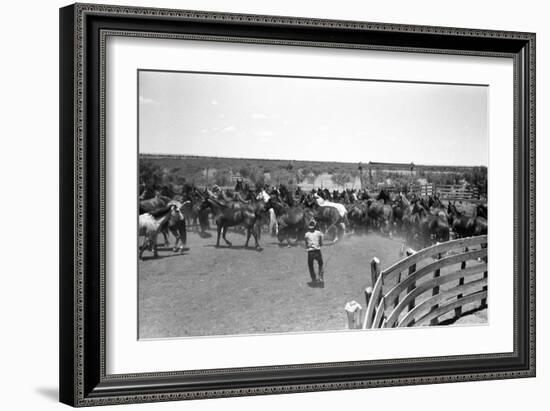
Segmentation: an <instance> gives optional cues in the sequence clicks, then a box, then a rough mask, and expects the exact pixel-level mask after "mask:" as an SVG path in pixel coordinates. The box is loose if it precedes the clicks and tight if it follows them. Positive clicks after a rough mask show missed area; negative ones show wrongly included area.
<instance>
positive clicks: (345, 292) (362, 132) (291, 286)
mask: <svg viewBox="0 0 550 411" xmlns="http://www.w3.org/2000/svg"><path fill="white" fill-rule="evenodd" d="M137 90H138V96H137V111H138V127H137V130H138V135H137V136H136V138H137V140H138V153H137V156H138V168H139V170H138V181H136V187H137V188H136V194H137V196H136V198H137V204H136V207H137V208H138V210H139V213H138V214H139V217H138V221H137V222H136V229H137V231H138V244H137V250H136V251H137V252H136V259H137V261H138V262H137V264H138V272H137V276H138V290H137V291H138V295H137V304H138V324H137V329H138V338H139V339H140V340H147V339H162V338H185V337H206V336H212V337H214V336H237V335H251V334H280V333H304V332H307V333H312V332H341V331H348V330H354V331H359V330H367V329H369V330H370V329H386V328H395V327H427V326H471V325H476V326H479V325H481V326H483V325H487V324H488V323H489V321H490V313H489V310H488V302H487V301H488V293H489V290H488V286H487V285H488V274H489V271H490V270H489V269H488V256H487V249H488V238H487V231H488V215H487V213H488V211H487V204H488V201H489V199H488V184H489V181H488V166H489V155H488V153H489V139H488V87H487V85H484V84H450V83H436V82H434V83H430V82H412V81H411V82H405V81H399V80H395V81H388V80H384V81H380V80H376V79H359V78H332V77H300V76H282V75H257V74H252V73H223V72H191V71H162V70H150V69H139V70H138V72H137ZM133 201H135V200H133ZM380 332H383V331H380Z"/></svg>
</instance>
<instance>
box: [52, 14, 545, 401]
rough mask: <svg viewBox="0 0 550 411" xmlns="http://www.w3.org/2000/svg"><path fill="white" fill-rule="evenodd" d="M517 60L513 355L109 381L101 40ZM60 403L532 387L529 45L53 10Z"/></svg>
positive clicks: (422, 29) (476, 35)
mask: <svg viewBox="0 0 550 411" xmlns="http://www.w3.org/2000/svg"><path fill="white" fill-rule="evenodd" d="M129 32H134V33H135V32H140V33H141V34H142V35H144V36H153V37H169V38H182V37H183V38H185V36H199V37H202V38H204V39H210V40H213V39H216V40H218V41H237V42H242V41H246V42H259V43H270V44H273V43H277V44H288V45H309V46H319V47H341V48H367V49H380V50H399V51H410V52H424V53H445V54H466V55H484V56H507V57H512V58H513V59H514V97H515V98H514V129H515V130H514V144H515V152H514V157H515V158H514V163H515V164H514V168H515V170H514V174H515V181H514V214H515V216H514V217H515V219H516V224H515V232H514V237H515V238H514V263H515V264H514V265H515V267H514V272H515V274H514V278H515V284H514V293H515V296H514V297H515V299H514V303H515V307H514V315H515V318H514V322H515V324H514V325H515V326H514V330H515V335H514V352H512V353H495V354H485V355H470V356H453V357H437V358H414V359H408V360H405V361H403V360H401V361H384V360H380V361H378V360H377V361H356V362H346V363H326V364H307V365H279V366H276V367H250V368H241V369H220V370H210V371H202V372H201V371H191V370H187V371H175V372H170V373H147V374H137V375H106V374H105V368H104V354H105V351H104V350H105V347H104V320H105V317H104V315H105V306H104V298H103V297H104V294H103V293H104V289H103V277H102V276H103V275H104V250H103V249H102V245H103V244H104V243H103V241H104V230H105V225H104V222H105V220H104V205H103V202H104V194H105V193H104V190H103V188H104V182H105V181H104V156H105V153H104V147H103V142H104V140H103V138H104V135H103V129H102V119H103V120H104V112H103V107H104V106H103V93H104V89H103V88H102V87H104V83H103V80H104V72H103V66H102V64H103V62H104V56H103V55H102V51H103V46H104V39H105V36H107V35H125V34H124V33H129ZM60 236H61V240H60V241H61V243H60V245H61V247H60V400H61V401H62V402H64V403H67V404H70V405H74V406H88V405H102V404H118V403H136V402H149V401H165V400H177V399H193V398H211V397H226V396H240V395H257V394H272V393H288V392H299V391H322V390H334V389H352V388H364V387H376V386H389V385H407V384H426V383H443V382H453V381H472V380H485V379H501V378H518V377H533V376H535V34H533V33H519V32H505V31H487V30H471V29H459V28H444V27H426V26H410V25H395V24H382V23H365V22H352V21H332V20H314V19H304V18H292V17H277V16H257V15H239V14H225V13H211V12H198V11H183V10H166V9H148V8H135V7H124V6H105V5H90V4H76V5H71V6H67V7H64V8H62V9H60Z"/></svg>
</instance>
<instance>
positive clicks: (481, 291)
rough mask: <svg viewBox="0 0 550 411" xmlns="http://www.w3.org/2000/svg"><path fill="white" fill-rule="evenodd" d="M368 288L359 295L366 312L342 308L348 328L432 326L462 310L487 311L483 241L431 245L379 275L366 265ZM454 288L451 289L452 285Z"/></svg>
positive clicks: (374, 262)
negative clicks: (440, 319) (483, 309)
mask: <svg viewBox="0 0 550 411" xmlns="http://www.w3.org/2000/svg"><path fill="white" fill-rule="evenodd" d="M371 281H372V287H368V288H367V289H366V290H365V298H366V303H367V305H366V312H365V316H364V317H363V320H362V321H360V320H359V319H360V318H361V314H362V307H361V305H360V304H358V303H357V302H355V301H352V302H350V303H348V304H347V305H346V312H347V315H348V320H349V326H350V328H363V329H372V328H393V327H410V326H415V325H426V324H431V325H436V324H438V323H439V318H440V317H442V316H447V315H448V314H449V313H450V312H454V315H453V318H458V317H461V316H462V314H463V311H462V308H463V307H464V306H466V305H468V306H472V305H475V306H476V307H478V308H484V307H486V306H487V284H488V283H487V236H486V235H484V236H477V237H469V238H462V239H458V240H454V241H447V242H445V243H441V244H437V245H434V246H431V247H428V248H425V249H423V250H420V251H418V252H415V251H413V250H410V249H409V250H408V251H407V257H406V258H404V259H402V260H400V261H398V262H397V263H395V264H393V265H392V266H390V267H388V268H387V269H385V270H383V271H380V261H379V260H378V258H376V257H375V258H373V259H372V261H371ZM453 283H454V284H453Z"/></svg>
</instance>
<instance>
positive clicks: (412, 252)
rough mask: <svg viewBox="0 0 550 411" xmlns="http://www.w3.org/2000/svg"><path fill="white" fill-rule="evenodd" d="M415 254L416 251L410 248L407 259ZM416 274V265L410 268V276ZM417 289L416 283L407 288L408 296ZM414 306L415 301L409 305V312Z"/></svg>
mask: <svg viewBox="0 0 550 411" xmlns="http://www.w3.org/2000/svg"><path fill="white" fill-rule="evenodd" d="M414 253H415V251H414V250H413V249H412V248H409V249H408V250H407V257H409V256H411V255H413V254H414ZM415 272H416V264H413V265H411V266H410V267H409V275H412V274H414V273H415ZM415 288H416V283H415V282H413V283H412V284H411V285H409V287H408V288H407V294H408V293H410V292H411V291H412V290H414V289H415ZM414 305H415V301H414V299H413V300H411V302H410V303H409V311H411V310H412V309H413V308H414Z"/></svg>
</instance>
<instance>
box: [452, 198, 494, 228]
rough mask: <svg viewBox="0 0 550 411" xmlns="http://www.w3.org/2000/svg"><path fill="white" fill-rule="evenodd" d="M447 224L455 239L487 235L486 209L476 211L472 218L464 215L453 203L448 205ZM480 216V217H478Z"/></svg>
mask: <svg viewBox="0 0 550 411" xmlns="http://www.w3.org/2000/svg"><path fill="white" fill-rule="evenodd" d="M447 207H448V212H449V223H450V224H451V227H452V229H453V231H454V232H455V234H456V236H457V237H471V236H478V235H484V234H487V217H486V215H487V214H486V213H487V208H486V207H485V209H484V208H483V206H478V208H479V207H481V209H476V211H475V213H474V215H473V216H472V217H468V216H466V215H464V214H463V213H462V212H461V211H459V210H458V209H457V208H456V205H455V203H453V204H451V202H449V204H448V206H447ZM480 214H481V215H480Z"/></svg>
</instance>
